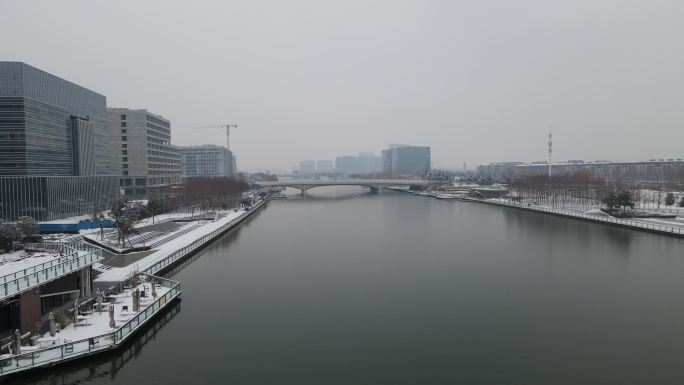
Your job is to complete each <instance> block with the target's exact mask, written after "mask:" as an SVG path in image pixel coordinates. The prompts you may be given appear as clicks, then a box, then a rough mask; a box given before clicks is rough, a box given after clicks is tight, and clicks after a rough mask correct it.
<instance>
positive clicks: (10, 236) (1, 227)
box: [0, 223, 21, 251]
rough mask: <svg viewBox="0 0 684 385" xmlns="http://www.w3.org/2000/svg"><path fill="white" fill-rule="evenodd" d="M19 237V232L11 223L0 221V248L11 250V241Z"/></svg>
mask: <svg viewBox="0 0 684 385" xmlns="http://www.w3.org/2000/svg"><path fill="white" fill-rule="evenodd" d="M19 239H21V233H20V232H19V229H18V228H17V226H16V225H15V224H13V223H0V248H2V249H4V250H7V251H9V250H12V243H13V242H14V241H18V240H19Z"/></svg>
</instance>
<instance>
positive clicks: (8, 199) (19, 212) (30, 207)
mask: <svg viewBox="0 0 684 385" xmlns="http://www.w3.org/2000/svg"><path fill="white" fill-rule="evenodd" d="M118 194H119V177H117V176H36V177H0V220H9V221H12V220H16V219H17V218H18V217H21V216H25V215H27V216H31V217H33V218H35V219H37V220H39V221H49V220H54V219H61V218H67V217H72V216H78V215H85V214H93V213H95V212H98V211H102V210H106V209H107V207H108V205H109V204H110V202H111V200H112V198H113V197H114V196H116V195H118Z"/></svg>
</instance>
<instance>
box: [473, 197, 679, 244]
mask: <svg viewBox="0 0 684 385" xmlns="http://www.w3.org/2000/svg"><path fill="white" fill-rule="evenodd" d="M463 200H464V201H467V202H478V203H485V204H489V205H494V206H504V207H511V208H515V209H519V210H527V211H533V212H539V213H544V214H551V215H556V216H561V217H566V218H573V219H579V220H584V221H589V222H595V223H602V224H607V225H612V226H618V227H623V228H627V229H632V230H640V231H646V232H650V233H656V234H662V235H668V236H674V237H678V238H684V227H680V226H674V225H667V224H659V223H648V222H645V221H639V220H629V219H622V218H615V217H612V216H609V215H607V214H603V215H602V214H599V213H596V214H594V213H585V212H579V211H572V210H566V209H556V208H550V207H546V206H538V205H531V204H525V203H518V202H512V201H509V200H503V199H477V198H464V199H463Z"/></svg>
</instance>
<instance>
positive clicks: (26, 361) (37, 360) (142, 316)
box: [0, 273, 180, 375]
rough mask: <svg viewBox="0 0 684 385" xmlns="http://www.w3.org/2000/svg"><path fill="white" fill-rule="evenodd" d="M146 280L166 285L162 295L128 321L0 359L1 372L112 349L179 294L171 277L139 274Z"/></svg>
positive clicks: (178, 285)
mask: <svg viewBox="0 0 684 385" xmlns="http://www.w3.org/2000/svg"><path fill="white" fill-rule="evenodd" d="M141 275H145V276H147V277H148V280H149V279H154V280H155V281H157V282H159V283H160V284H161V285H162V287H166V288H169V291H168V292H166V293H165V294H164V295H163V296H160V297H159V298H157V299H156V300H155V301H154V302H152V303H151V304H149V305H147V306H146V307H144V308H142V309H141V311H140V312H139V313H138V314H137V315H136V316H135V317H133V318H131V319H130V320H128V321H126V323H124V324H123V325H121V326H120V327H119V328H117V329H116V330H114V331H112V332H109V333H104V334H100V335H98V336H95V337H90V338H84V339H81V340H77V341H68V342H65V343H63V344H60V345H55V346H51V347H48V348H44V349H40V350H35V351H33V352H28V353H24V354H18V355H15V356H13V357H10V358H5V359H3V360H0V375H3V374H8V373H13V372H17V371H21V370H26V369H30V368H34V367H36V366H41V365H46V364H51V363H55V362H59V361H63V360H68V359H71V358H75V357H79V356H84V355H87V354H90V353H94V352H98V351H102V350H107V349H111V348H113V347H116V346H117V345H119V344H121V343H122V342H123V341H124V340H125V339H126V338H127V337H128V336H130V335H131V334H133V333H134V332H135V331H136V330H137V329H138V328H139V327H140V326H141V325H142V324H144V323H145V322H146V321H147V320H148V319H150V318H151V317H153V316H154V314H155V313H157V312H158V311H159V310H160V309H162V308H163V307H164V306H166V304H168V303H169V302H171V301H172V300H173V299H174V298H176V297H177V296H178V295H179V294H180V283H178V282H176V281H172V280H170V279H166V278H161V277H155V276H151V275H149V274H144V273H141Z"/></svg>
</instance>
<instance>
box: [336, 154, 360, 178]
mask: <svg viewBox="0 0 684 385" xmlns="http://www.w3.org/2000/svg"><path fill="white" fill-rule="evenodd" d="M360 170H361V167H360V166H359V157H358V156H353V155H341V156H338V157H337V158H335V171H337V172H339V173H342V174H358V173H359V172H360Z"/></svg>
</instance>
